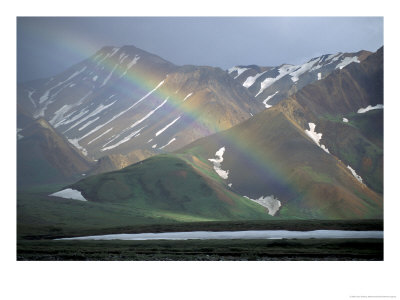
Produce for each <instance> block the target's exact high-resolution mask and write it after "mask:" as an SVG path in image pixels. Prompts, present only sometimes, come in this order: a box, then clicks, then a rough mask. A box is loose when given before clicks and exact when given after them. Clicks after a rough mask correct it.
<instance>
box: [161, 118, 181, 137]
mask: <svg viewBox="0 0 400 300" xmlns="http://www.w3.org/2000/svg"><path fill="white" fill-rule="evenodd" d="M180 118H181V116H179V117H177V118H176V119H175V120H173V121H172V122H171V123H169V124H168V125H166V126H165V127H164V128H163V129H161V130H159V131H157V133H156V136H159V135H160V134H161V133H163V132H164V131H165V130H167V129H168V128H169V127H171V126H172V125H174V123H175V122H176V121H178V120H179V119H180Z"/></svg>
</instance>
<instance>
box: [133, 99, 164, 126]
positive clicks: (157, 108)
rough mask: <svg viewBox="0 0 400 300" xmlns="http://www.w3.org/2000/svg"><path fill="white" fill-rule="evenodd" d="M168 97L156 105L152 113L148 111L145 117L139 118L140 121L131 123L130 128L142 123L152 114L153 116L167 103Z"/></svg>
mask: <svg viewBox="0 0 400 300" xmlns="http://www.w3.org/2000/svg"><path fill="white" fill-rule="evenodd" d="M168 98H169V96H168V97H167V98H166V99H165V100H164V101H163V102H162V103H161V104H160V105H158V106H157V107H156V108H155V109H153V110H152V111H150V112H149V113H148V114H147V115H145V116H144V117H143V118H141V119H140V120H138V121H136V122H135V123H133V124H132V125H131V126H130V128H133V127H135V126H137V125H139V124H140V123H142V122H143V121H144V120H146V119H148V118H149V117H150V116H151V115H152V114H154V113H155V112H156V111H157V110H159V109H160V108H161V107H163V106H164V104H165V103H167V101H168Z"/></svg>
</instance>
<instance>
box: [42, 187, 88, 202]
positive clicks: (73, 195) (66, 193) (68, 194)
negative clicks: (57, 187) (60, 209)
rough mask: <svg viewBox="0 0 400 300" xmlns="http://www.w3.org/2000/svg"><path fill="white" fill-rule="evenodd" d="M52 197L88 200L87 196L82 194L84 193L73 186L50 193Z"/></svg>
mask: <svg viewBox="0 0 400 300" xmlns="http://www.w3.org/2000/svg"><path fill="white" fill-rule="evenodd" d="M49 196H52V197H60V198H65V199H72V200H79V201H87V200H86V199H85V197H83V196H82V193H81V192H80V191H78V190H74V189H71V188H68V189H64V190H61V191H59V192H56V193H53V194H50V195H49Z"/></svg>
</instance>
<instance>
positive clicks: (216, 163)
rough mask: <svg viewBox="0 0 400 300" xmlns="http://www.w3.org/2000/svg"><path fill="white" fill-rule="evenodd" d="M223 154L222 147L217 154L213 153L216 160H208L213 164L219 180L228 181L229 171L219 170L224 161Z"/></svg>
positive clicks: (223, 149) (223, 148)
mask: <svg viewBox="0 0 400 300" xmlns="http://www.w3.org/2000/svg"><path fill="white" fill-rule="evenodd" d="M224 153H225V147H222V148H220V149H219V150H218V151H217V152H215V156H216V157H217V158H209V159H208V160H209V161H211V162H212V163H213V165H214V170H215V172H217V174H218V175H219V176H220V177H221V178H223V179H228V175H229V170H227V171H224V170H222V169H221V163H222V162H223V161H224V157H223V156H224Z"/></svg>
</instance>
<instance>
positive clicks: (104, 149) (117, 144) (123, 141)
mask: <svg viewBox="0 0 400 300" xmlns="http://www.w3.org/2000/svg"><path fill="white" fill-rule="evenodd" d="M145 127H146V126H143V127H142V128H140V129H139V130H136V131H134V132H132V133H131V134H129V135H128V136H126V137H124V138H123V139H122V140H120V141H119V142H118V143H115V144H113V145H111V146H108V147H105V148H102V149H101V151H106V150H111V149H113V148H115V147H118V146H119V145H121V144H123V143H126V142H127V141H129V140H130V139H132V138H134V137H136V136H138V135H139V133H140V131H141V130H142V129H143V128H145Z"/></svg>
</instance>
